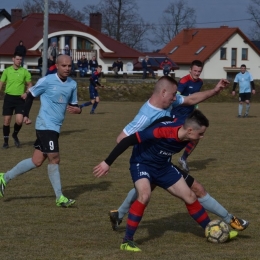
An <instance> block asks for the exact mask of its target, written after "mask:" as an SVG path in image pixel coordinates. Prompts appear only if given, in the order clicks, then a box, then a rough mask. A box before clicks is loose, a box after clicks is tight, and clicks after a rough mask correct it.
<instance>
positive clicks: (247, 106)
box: [244, 93, 251, 117]
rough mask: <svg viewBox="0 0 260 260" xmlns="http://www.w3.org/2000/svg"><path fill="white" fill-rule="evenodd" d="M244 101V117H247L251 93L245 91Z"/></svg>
mask: <svg viewBox="0 0 260 260" xmlns="http://www.w3.org/2000/svg"><path fill="white" fill-rule="evenodd" d="M245 95H246V97H245V103H246V112H245V114H244V117H248V114H249V110H250V99H251V93H245Z"/></svg>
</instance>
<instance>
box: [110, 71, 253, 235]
mask: <svg viewBox="0 0 260 260" xmlns="http://www.w3.org/2000/svg"><path fill="white" fill-rule="evenodd" d="M227 83H228V81H226V80H221V81H220V82H219V83H218V84H217V85H216V87H215V88H214V89H211V90H206V91H202V92H197V93H194V94H192V95H190V96H187V97H183V96H180V95H178V94H176V93H177V85H178V83H177V82H176V81H175V80H174V79H172V78H171V77H168V76H163V77H161V78H160V79H159V80H158V81H157V83H156V85H155V88H154V92H153V94H152V96H151V98H150V99H149V100H148V101H147V102H146V103H145V104H144V105H143V106H142V107H141V109H140V110H139V112H138V114H137V115H136V117H135V118H134V120H133V121H132V122H131V123H129V124H128V125H127V126H126V127H125V128H124V129H123V131H122V132H121V133H120V134H119V136H118V137H117V142H118V143H119V142H120V141H121V140H122V139H123V138H125V137H126V136H129V135H131V134H133V133H135V132H137V131H141V130H144V129H145V128H147V127H148V126H150V124H151V123H153V122H154V121H155V120H156V119H159V118H161V117H163V116H168V115H169V111H170V110H171V109H172V108H173V107H177V106H180V105H184V106H190V105H195V104H198V103H200V102H202V101H203V100H205V99H207V98H209V97H212V96H214V95H216V94H217V93H219V92H220V91H221V90H222V89H223V88H224V86H226V84H227ZM180 172H181V173H182V175H183V177H184V179H185V181H186V182H187V184H188V186H189V187H190V188H191V190H193V191H194V193H195V194H196V196H197V197H198V200H199V202H200V203H201V204H202V206H203V207H204V208H205V209H206V210H208V211H210V212H212V213H214V214H216V215H218V216H220V217H221V218H223V220H224V221H225V222H226V223H229V224H230V225H231V226H232V227H233V228H235V229H237V230H244V229H245V228H246V227H247V226H248V224H249V223H248V221H245V220H243V219H238V218H237V217H235V216H233V215H232V214H230V213H229V212H228V211H227V210H226V209H225V208H224V207H223V206H222V205H220V204H219V203H218V202H217V201H216V200H215V199H214V198H212V197H211V196H210V195H209V194H208V193H207V192H206V190H205V188H204V187H203V186H202V185H201V184H200V183H199V182H198V181H196V180H195V179H194V178H193V177H192V176H191V175H188V174H187V173H185V172H184V171H181V170H180ZM135 198H136V190H135V189H134V188H133V189H132V190H131V191H130V192H129V193H128V195H127V197H126V199H125V200H124V202H123V203H122V205H121V206H120V207H119V208H118V210H111V211H110V212H109V216H110V221H111V224H112V229H113V230H116V229H117V227H118V225H119V224H120V223H121V221H122V218H123V217H124V215H125V214H126V213H127V212H128V211H129V208H130V205H131V203H132V202H133V201H134V200H135Z"/></svg>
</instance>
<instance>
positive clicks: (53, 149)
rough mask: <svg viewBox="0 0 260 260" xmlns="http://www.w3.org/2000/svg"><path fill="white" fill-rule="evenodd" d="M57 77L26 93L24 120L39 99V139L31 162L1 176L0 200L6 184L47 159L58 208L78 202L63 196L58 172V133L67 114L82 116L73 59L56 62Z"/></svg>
mask: <svg viewBox="0 0 260 260" xmlns="http://www.w3.org/2000/svg"><path fill="white" fill-rule="evenodd" d="M56 66H57V73H56V74H51V75H48V76H46V77H43V78H41V79H39V80H38V82H37V83H36V85H35V86H33V87H32V88H30V89H29V91H27V98H26V104H25V112H24V120H27V118H28V114H29V111H30V108H31V105H32V102H33V99H34V97H38V96H40V99H41V106H40V111H39V114H38V116H37V119H36V124H35V129H36V136H37V139H36V141H35V143H34V147H35V150H34V153H33V156H32V158H28V159H25V160H23V161H21V162H19V163H18V164H17V165H16V166H15V167H14V168H12V169H11V170H9V171H7V172H6V173H0V197H3V196H4V191H5V188H6V185H7V183H8V182H9V181H10V180H12V179H14V178H15V177H17V176H19V175H21V174H23V173H25V172H28V171H30V170H32V169H34V168H36V167H40V166H41V165H42V163H43V162H44V161H45V160H46V159H47V158H48V175H49V179H50V182H51V184H52V187H53V189H54V192H55V195H56V205H57V206H59V207H69V206H71V205H73V204H74V203H75V200H73V199H68V198H66V197H65V196H64V195H63V194H62V188H61V181H60V171H59V162H60V155H59V142H58V139H59V133H60V128H61V125H62V123H63V120H64V117H65V113H66V111H68V112H69V113H71V114H80V113H81V109H80V108H79V107H78V100H77V83H76V82H75V81H74V80H72V79H71V78H70V77H68V76H69V75H70V72H71V58H70V57H69V56H68V55H60V56H58V58H57V64H56Z"/></svg>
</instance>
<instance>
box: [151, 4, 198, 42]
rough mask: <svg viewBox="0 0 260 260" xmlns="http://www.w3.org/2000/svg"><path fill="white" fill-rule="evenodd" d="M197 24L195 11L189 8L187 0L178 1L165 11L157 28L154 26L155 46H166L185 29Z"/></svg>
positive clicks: (153, 40)
mask: <svg viewBox="0 0 260 260" xmlns="http://www.w3.org/2000/svg"><path fill="white" fill-rule="evenodd" d="M195 23H196V14H195V9H194V8H191V7H188V3H187V2H186V1H185V0H178V1H175V2H172V3H170V4H169V6H168V7H167V8H166V9H165V10H164V12H163V15H162V17H161V18H160V20H159V23H158V25H157V26H155V25H154V27H153V33H154V36H155V37H154V38H153V39H152V40H151V42H152V43H153V44H154V45H158V46H159V45H165V44H167V43H168V42H169V41H171V40H172V39H173V38H174V37H175V36H176V35H177V34H178V33H179V32H180V31H181V30H183V29H184V28H192V27H193V26H194V24H195Z"/></svg>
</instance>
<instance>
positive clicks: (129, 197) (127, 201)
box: [118, 188, 137, 219]
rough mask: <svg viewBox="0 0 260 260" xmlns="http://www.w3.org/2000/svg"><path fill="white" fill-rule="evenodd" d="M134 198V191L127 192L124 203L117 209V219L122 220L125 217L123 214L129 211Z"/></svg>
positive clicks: (135, 196) (135, 194) (135, 195)
mask: <svg viewBox="0 0 260 260" xmlns="http://www.w3.org/2000/svg"><path fill="white" fill-rule="evenodd" d="M136 198H137V193H136V189H135V188H133V189H131V190H130V191H129V192H128V194H127V196H126V198H125V200H124V202H123V203H122V204H121V206H120V207H119V208H118V218H120V219H122V218H123V217H124V216H125V214H126V213H127V212H128V211H129V209H130V207H131V204H132V203H133V202H134V201H135V200H136Z"/></svg>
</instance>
